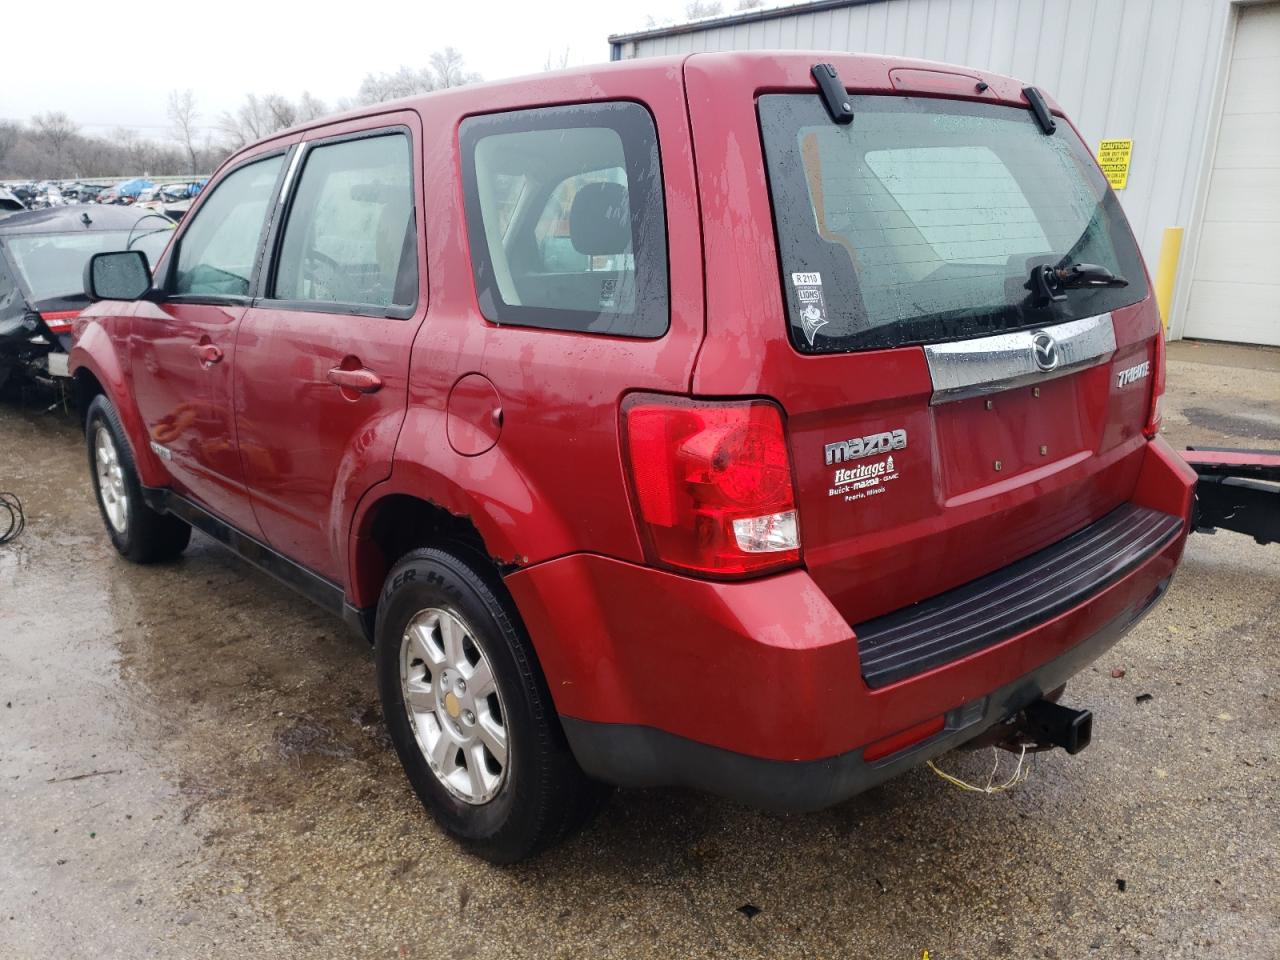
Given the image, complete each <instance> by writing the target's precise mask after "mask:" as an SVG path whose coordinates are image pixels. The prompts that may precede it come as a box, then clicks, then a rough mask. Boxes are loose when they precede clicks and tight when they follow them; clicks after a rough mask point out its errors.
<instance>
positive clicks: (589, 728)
mask: <svg viewBox="0 0 1280 960" xmlns="http://www.w3.org/2000/svg"><path fill="white" fill-rule="evenodd" d="M1168 585H1169V580H1167V579H1166V580H1164V581H1162V582H1161V583H1159V584H1158V585H1157V586H1156V589H1155V590H1153V591H1152V593H1151V595H1150V596H1149V597H1148V598H1147V599H1146V600H1144V601H1141V602H1139V603H1136V604H1134V605H1132V606H1131V607H1130V608H1129V609H1126V610H1125V611H1124V612H1123V613H1121V614H1120V615H1119V616H1117V617H1116V618H1115V619H1114V620H1113V621H1112V622H1111V623H1109V624H1107V625H1106V626H1104V627H1103V628H1102V629H1101V630H1099V631H1098V632H1097V633H1095V634H1094V635H1093V636H1091V637H1089V638H1088V639H1087V640H1084V641H1083V642H1081V643H1078V644H1076V646H1074V647H1072V648H1071V649H1070V650H1069V651H1067V652H1066V653H1064V654H1062V655H1061V656H1058V657H1055V658H1054V659H1053V660H1050V661H1049V662H1048V663H1046V664H1043V665H1041V666H1039V667H1037V668H1036V669H1034V670H1032V671H1031V672H1030V673H1028V674H1026V675H1025V676H1022V677H1019V678H1018V679H1017V680H1015V681H1014V682H1013V683H1008V684H1005V685H1004V686H1003V687H1000V688H999V689H998V690H993V691H992V692H991V693H989V694H987V695H986V696H984V697H979V698H978V699H976V700H973V701H970V702H969V703H966V704H964V705H962V706H960V707H956V708H955V709H953V710H949V711H948V712H947V714H946V718H945V724H946V725H945V727H944V728H943V730H942V731H941V732H940V733H938V734H935V735H934V736H932V737H929V738H928V739H927V740H924V741H922V742H920V743H918V744H914V745H912V746H909V747H907V748H906V749H904V750H901V751H899V752H897V753H894V754H892V755H890V756H887V757H884V758H882V759H879V760H875V761H866V760H864V759H863V756H862V754H863V751H862V748H858V749H855V750H850V751H848V752H847V753H842V754H840V755H839V756H834V757H826V758H824V759H821V760H809V761H803V760H801V761H786V760H766V759H764V758H762V757H753V756H749V755H747V754H742V753H734V752H733V751H731V750H721V749H717V748H716V747H710V746H707V745H706V744H704V743H698V742H697V741H694V740H687V739H685V738H683V737H678V736H675V735H673V734H670V733H666V732H664V731H662V730H657V729H655V728H653V727H642V726H635V725H630V724H608V723H590V722H587V721H584V720H575V719H572V718H565V719H564V721H563V722H564V730H565V735H566V736H567V737H568V738H569V745H570V746H571V747H572V749H573V752H574V756H575V757H577V759H578V763H579V764H581V765H582V768H583V769H584V770H586V771H587V772H588V773H590V774H591V775H592V776H594V777H597V778H598V779H600V780H604V781H607V782H609V783H614V784H617V785H618V786H623V787H653V786H672V785H675V786H684V787H692V788H694V789H697V790H704V791H706V792H708V793H715V794H719V795H721V796H725V797H729V798H731V799H733V800H737V801H739V802H741V803H746V804H749V805H750V806H753V807H757V808H759V809H761V810H775V811H779V812H789V813H798V812H805V811H811V810H821V809H822V808H824V807H829V806H832V805H833V804H836V803H839V802H841V801H842V800H847V799H848V798H849V797H852V796H854V795H855V794H858V793H861V792H862V791H864V790H868V789H870V788H871V787H874V786H876V785H877V784H880V783H883V782H884V781H885V780H888V779H890V778H891V777H894V776H896V775H897V774H899V773H902V772H903V771H905V770H908V769H910V768H911V767H914V766H917V765H918V764H921V763H924V762H925V761H926V760H931V759H933V758H934V757H936V756H939V755H940V754H943V753H945V752H946V751H948V750H950V749H952V748H954V747H957V746H960V745H961V744H963V743H965V742H967V741H969V740H972V739H973V738H974V737H976V736H978V735H979V734H981V733H982V732H983V731H985V730H986V729H988V728H989V727H992V726H994V725H995V724H997V723H1000V722H1001V721H1003V720H1004V719H1006V718H1007V717H1009V716H1011V715H1013V714H1014V713H1017V712H1018V711H1019V710H1021V709H1022V708H1024V707H1025V706H1027V704H1029V703H1031V702H1032V701H1033V700H1036V699H1038V698H1039V697H1041V696H1043V695H1044V694H1046V693H1048V692H1050V691H1051V690H1055V689H1057V688H1058V687H1060V686H1062V685H1063V684H1064V683H1066V682H1067V680H1068V679H1070V678H1071V677H1072V676H1074V675H1075V674H1076V673H1078V672H1079V671H1080V670H1081V669H1083V668H1084V667H1086V666H1088V665H1089V664H1090V663H1092V662H1093V661H1094V660H1096V659H1097V658H1098V657H1100V656H1101V655H1102V654H1103V653H1105V652H1106V651H1107V650H1108V649H1109V648H1110V647H1111V646H1112V645H1113V644H1114V643H1115V642H1116V641H1117V640H1119V639H1120V638H1121V637H1122V636H1124V635H1125V633H1127V632H1128V630H1129V629H1130V628H1131V627H1132V626H1133V625H1134V624H1136V623H1137V622H1138V621H1139V620H1141V619H1142V617H1143V615H1144V614H1146V613H1147V611H1148V610H1150V609H1151V608H1152V607H1153V606H1154V605H1155V603H1156V601H1157V600H1159V599H1160V597H1161V596H1162V595H1163V594H1164V591H1165V590H1166V589H1167V587H1168Z"/></svg>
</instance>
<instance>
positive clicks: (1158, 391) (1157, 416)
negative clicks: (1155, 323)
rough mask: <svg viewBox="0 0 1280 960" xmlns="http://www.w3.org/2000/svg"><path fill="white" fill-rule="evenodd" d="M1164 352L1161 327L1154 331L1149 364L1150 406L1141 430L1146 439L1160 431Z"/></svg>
mask: <svg viewBox="0 0 1280 960" xmlns="http://www.w3.org/2000/svg"><path fill="white" fill-rule="evenodd" d="M1164 353H1165V346H1164V328H1163V327H1161V328H1160V329H1158V330H1157V331H1156V339H1155V356H1154V358H1153V360H1152V364H1151V365H1152V367H1153V368H1154V369H1153V370H1152V371H1151V406H1150V408H1149V410H1148V413H1147V425H1146V427H1144V428H1143V431H1142V432H1143V433H1145V434H1146V435H1147V439H1148V440H1154V439H1155V438H1156V436H1157V435H1158V434H1159V433H1160V421H1161V419H1162V418H1163V416H1164V414H1163V411H1162V409H1161V408H1162V406H1163V401H1164Z"/></svg>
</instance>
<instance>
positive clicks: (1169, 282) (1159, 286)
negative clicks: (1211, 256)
mask: <svg viewBox="0 0 1280 960" xmlns="http://www.w3.org/2000/svg"><path fill="white" fill-rule="evenodd" d="M1181 254H1182V228H1181V227H1165V228H1164V236H1163V237H1162V238H1161V239H1160V263H1159V264H1158V265H1157V266H1156V304H1157V305H1158V306H1159V307H1160V322H1161V323H1162V324H1164V327H1165V329H1166V330H1167V329H1168V328H1169V310H1170V309H1171V308H1172V307H1173V282H1174V280H1175V279H1176V278H1177V276H1178V257H1179V256H1180V255H1181Z"/></svg>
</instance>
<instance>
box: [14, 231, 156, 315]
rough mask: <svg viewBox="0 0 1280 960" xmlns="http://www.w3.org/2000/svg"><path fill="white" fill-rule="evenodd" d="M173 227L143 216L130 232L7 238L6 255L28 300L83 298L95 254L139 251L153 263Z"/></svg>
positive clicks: (94, 232)
mask: <svg viewBox="0 0 1280 960" xmlns="http://www.w3.org/2000/svg"><path fill="white" fill-rule="evenodd" d="M172 232H173V224H172V223H170V222H169V221H168V220H166V219H164V218H163V217H156V218H154V219H152V218H150V217H146V216H144V217H142V218H140V219H139V221H138V224H137V226H135V227H134V228H133V230H132V231H128V230H86V231H82V232H81V233H36V234H29V235H27V236H16V237H12V238H10V239H9V240H8V241H7V243H8V246H9V252H10V254H11V255H12V256H13V260H14V264H15V266H17V268H18V270H19V272H20V273H21V275H22V279H23V280H25V281H26V284H27V289H29V290H30V291H31V299H32V300H34V301H36V302H39V301H41V300H53V299H56V298H59V297H80V296H83V295H84V267H85V264H87V263H88V262H89V258H90V257H92V256H93V255H94V254H95V253H111V252H113V251H116V250H141V251H142V252H143V253H145V254H146V255H147V262H148V263H149V264H154V263H155V262H156V260H158V259H159V257H160V254H162V253H163V252H164V248H165V245H166V244H168V242H169V236H170V234H171V233H172Z"/></svg>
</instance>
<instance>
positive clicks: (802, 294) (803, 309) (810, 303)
mask: <svg viewBox="0 0 1280 960" xmlns="http://www.w3.org/2000/svg"><path fill="white" fill-rule="evenodd" d="M791 286H792V287H794V288H795V291H796V300H797V301H798V302H799V304H800V325H801V326H802V327H803V328H804V336H805V339H806V340H808V341H809V346H811V347H812V346H813V341H814V339H815V338H816V337H817V336H818V331H819V330H821V329H822V328H823V327H825V326H826V325H827V322H828V321H827V302H826V300H824V299H823V297H822V274H820V273H793V274H791Z"/></svg>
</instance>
